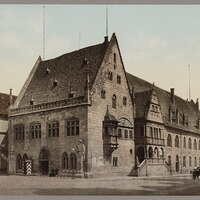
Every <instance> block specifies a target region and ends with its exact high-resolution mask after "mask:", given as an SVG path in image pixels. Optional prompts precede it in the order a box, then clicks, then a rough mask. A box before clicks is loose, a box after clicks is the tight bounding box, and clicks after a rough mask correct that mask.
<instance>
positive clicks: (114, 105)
mask: <svg viewBox="0 0 200 200" xmlns="http://www.w3.org/2000/svg"><path fill="white" fill-rule="evenodd" d="M116 105H117V97H116V95H115V94H114V95H113V97H112V108H116Z"/></svg>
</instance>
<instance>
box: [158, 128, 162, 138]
mask: <svg viewBox="0 0 200 200" xmlns="http://www.w3.org/2000/svg"><path fill="white" fill-rule="evenodd" d="M158 130H159V138H160V139H162V132H161V129H160V128H159V129H158Z"/></svg>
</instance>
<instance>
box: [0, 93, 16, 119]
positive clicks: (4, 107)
mask: <svg viewBox="0 0 200 200" xmlns="http://www.w3.org/2000/svg"><path fill="white" fill-rule="evenodd" d="M16 98H17V97H16V96H13V102H14V101H15V100H16ZM9 104H10V95H9V94H4V93H0V115H1V116H7V115H8V106H9Z"/></svg>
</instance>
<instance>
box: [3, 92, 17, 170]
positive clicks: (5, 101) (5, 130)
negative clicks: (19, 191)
mask: <svg viewBox="0 0 200 200" xmlns="http://www.w3.org/2000/svg"><path fill="white" fill-rule="evenodd" d="M11 95H12V94H11ZM11 95H9V94H3V93H0V174H1V173H6V172H7V168H8V107H9V104H10V101H14V100H15V99H16V97H15V96H11Z"/></svg>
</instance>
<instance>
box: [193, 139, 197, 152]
mask: <svg viewBox="0 0 200 200" xmlns="http://www.w3.org/2000/svg"><path fill="white" fill-rule="evenodd" d="M194 150H197V140H196V139H194Z"/></svg>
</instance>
